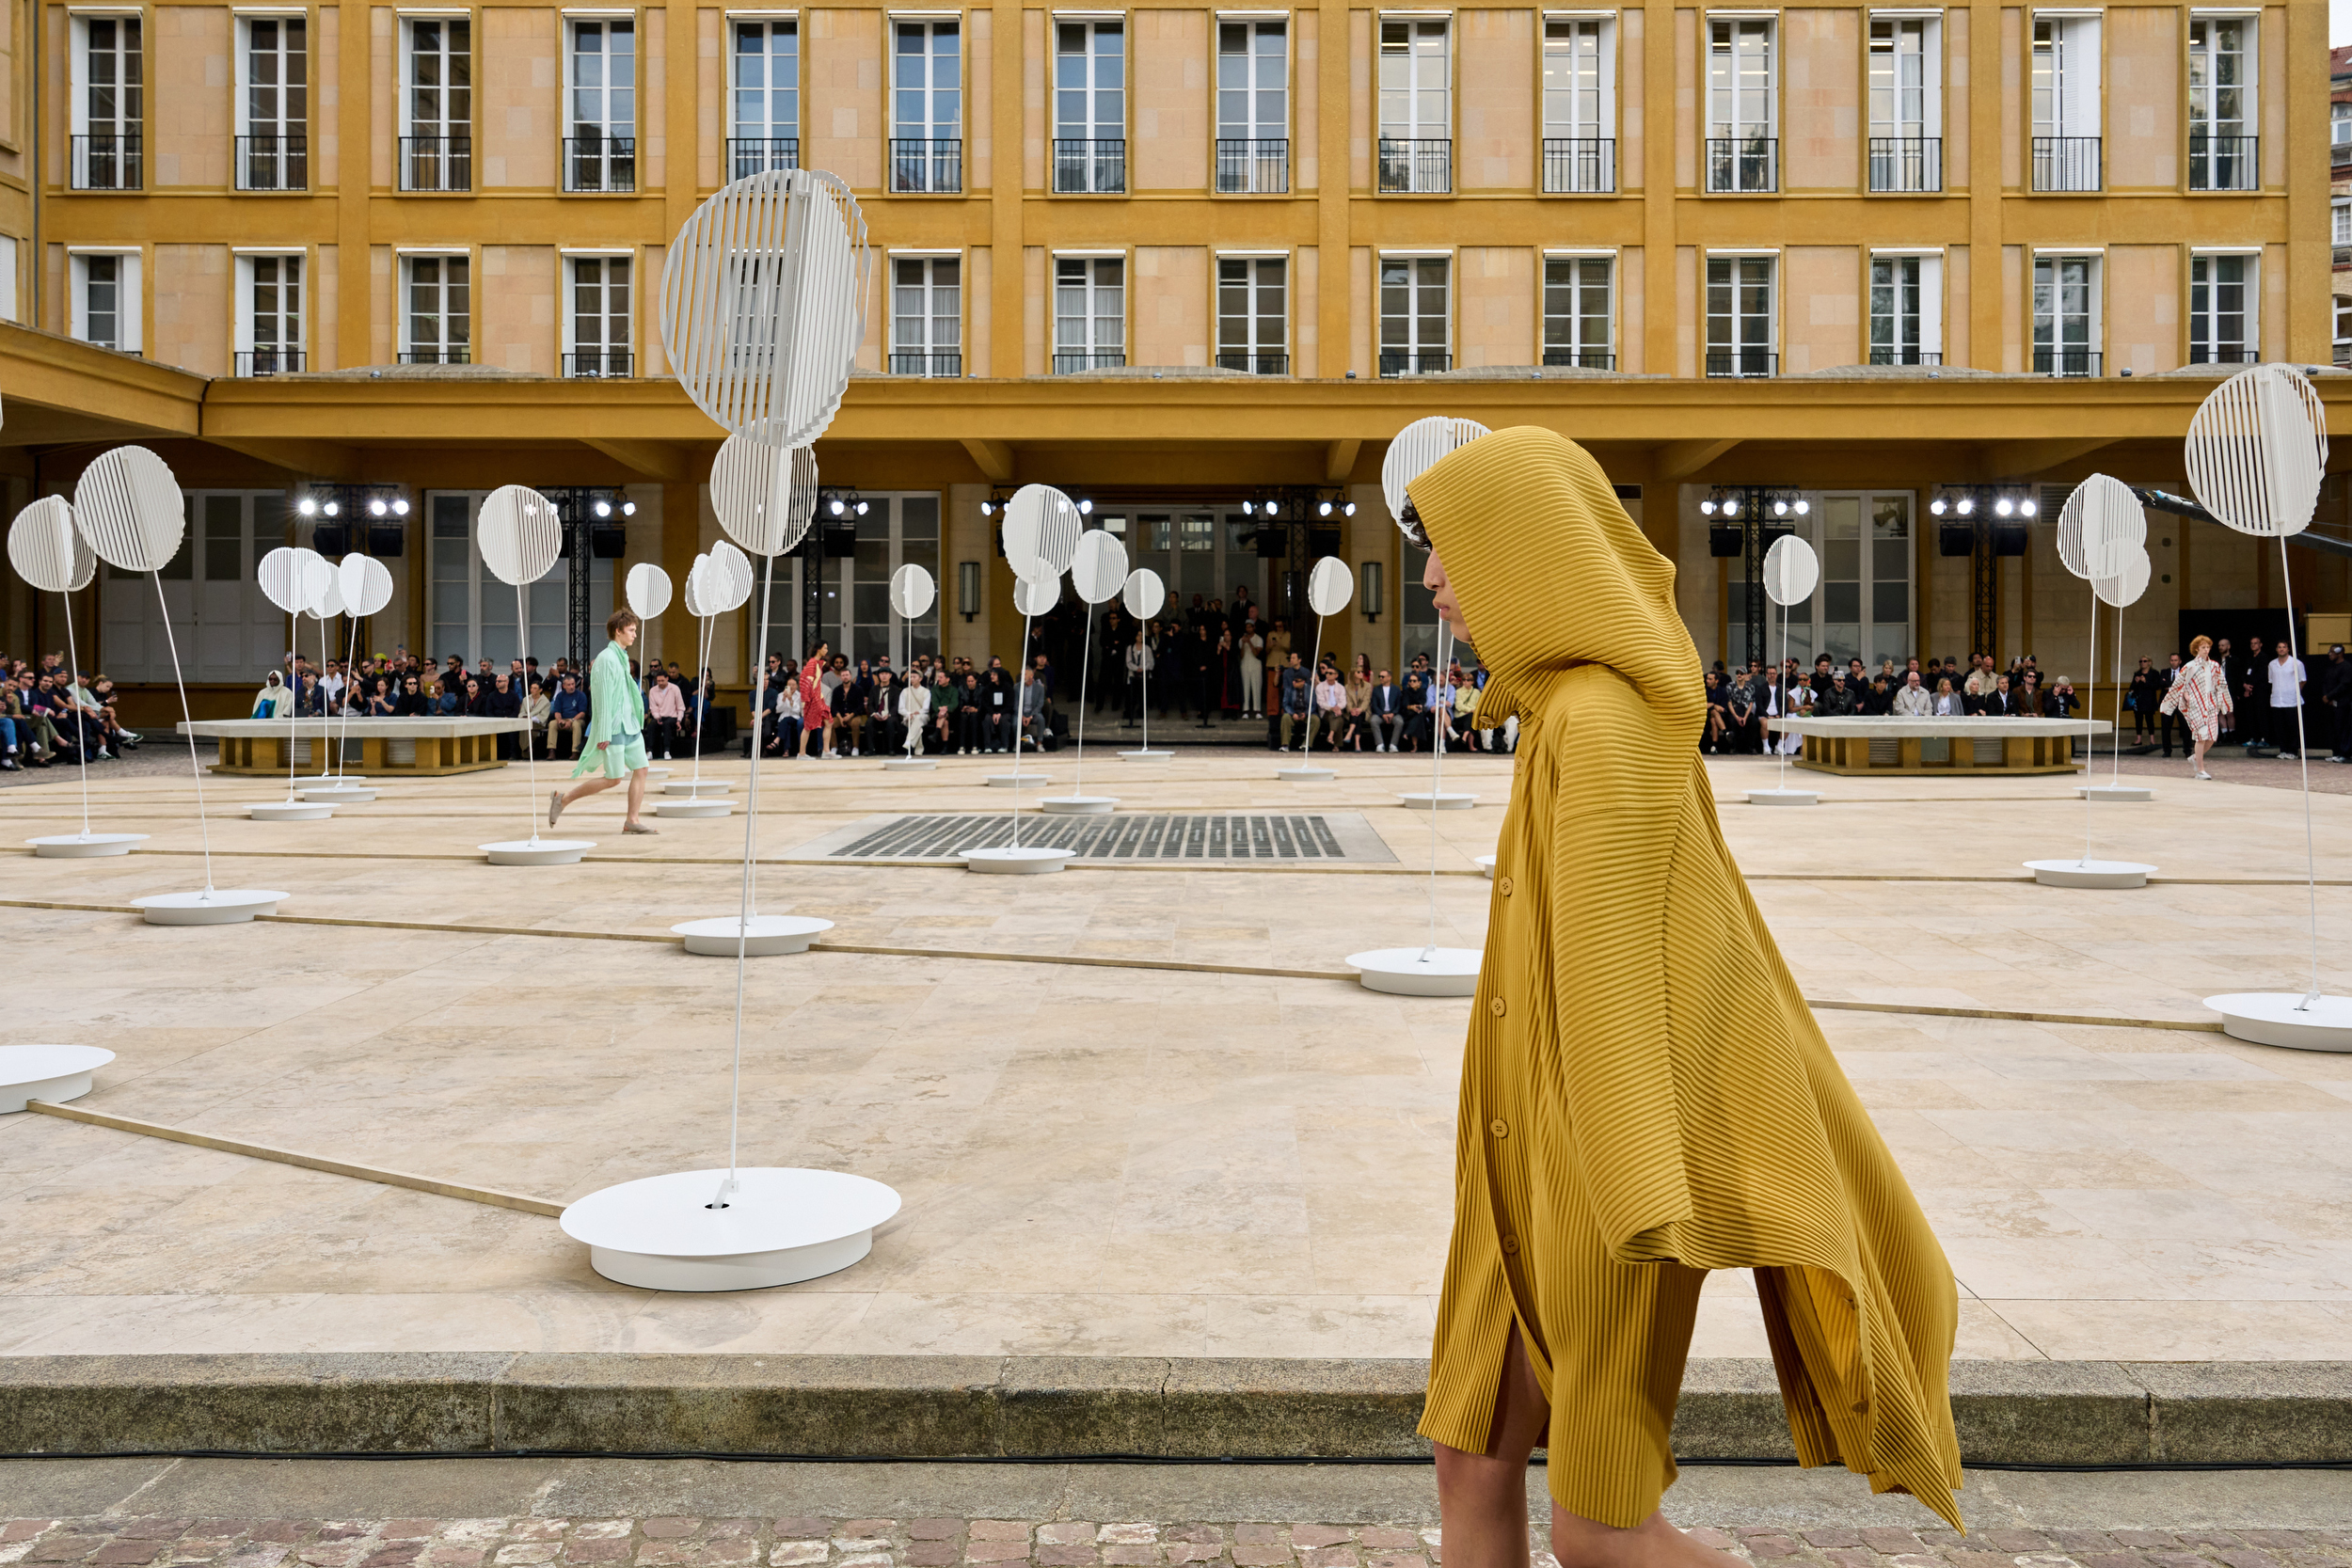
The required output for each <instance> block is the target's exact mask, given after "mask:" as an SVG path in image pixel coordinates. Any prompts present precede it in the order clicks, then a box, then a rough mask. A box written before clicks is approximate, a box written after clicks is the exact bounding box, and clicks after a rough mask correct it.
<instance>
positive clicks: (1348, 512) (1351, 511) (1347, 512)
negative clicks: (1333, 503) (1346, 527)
mask: <svg viewBox="0 0 2352 1568" xmlns="http://www.w3.org/2000/svg"><path fill="white" fill-rule="evenodd" d="M1340 515H1341V516H1343V517H1353V516H1354V515H1356V503H1355V502H1354V501H1349V502H1348V503H1347V504H1346V505H1345V506H1343V507H1341V508H1340Z"/></svg>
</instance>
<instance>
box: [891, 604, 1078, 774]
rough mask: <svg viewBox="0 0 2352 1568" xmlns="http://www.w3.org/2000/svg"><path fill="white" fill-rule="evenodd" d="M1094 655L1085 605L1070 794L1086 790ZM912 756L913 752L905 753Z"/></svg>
mask: <svg viewBox="0 0 2352 1568" xmlns="http://www.w3.org/2000/svg"><path fill="white" fill-rule="evenodd" d="M1093 657H1094V605H1093V603H1092V602H1091V601H1089V603H1088V605H1087V627H1086V636H1085V638H1084V639H1083V640H1081V641H1080V642H1079V644H1078V752H1077V757H1076V760H1075V761H1073V763H1072V764H1071V784H1070V793H1071V794H1072V796H1073V797H1075V796H1079V795H1084V794H1085V793H1086V792H1087V665H1088V663H1089V661H1090V660H1091V659H1092V658H1093ZM907 754H908V755H909V756H913V755H914V752H908V753H907Z"/></svg>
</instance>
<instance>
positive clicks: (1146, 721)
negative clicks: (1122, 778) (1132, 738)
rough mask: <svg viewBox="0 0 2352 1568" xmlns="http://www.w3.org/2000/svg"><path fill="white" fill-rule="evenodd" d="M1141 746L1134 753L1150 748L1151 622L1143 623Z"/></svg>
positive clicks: (1146, 750) (1147, 750)
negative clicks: (1139, 749)
mask: <svg viewBox="0 0 2352 1568" xmlns="http://www.w3.org/2000/svg"><path fill="white" fill-rule="evenodd" d="M1142 629H1143V748H1142V751H1141V752H1137V753H1136V754H1137V755H1138V756H1140V755H1142V754H1143V753H1144V752H1150V751H1151V750H1152V623H1151V622H1149V621H1146V622H1144V623H1143V628H1142Z"/></svg>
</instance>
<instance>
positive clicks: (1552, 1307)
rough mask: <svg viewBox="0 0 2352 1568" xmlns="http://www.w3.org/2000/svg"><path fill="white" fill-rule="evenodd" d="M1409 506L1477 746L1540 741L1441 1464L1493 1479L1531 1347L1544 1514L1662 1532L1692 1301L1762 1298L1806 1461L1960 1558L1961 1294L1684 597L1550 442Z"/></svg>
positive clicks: (1437, 479) (1509, 879)
mask: <svg viewBox="0 0 2352 1568" xmlns="http://www.w3.org/2000/svg"><path fill="white" fill-rule="evenodd" d="M1411 489H1412V497H1413V502H1414V506H1415V508H1416V509H1417V510H1418V511H1419V512H1420V514H1421V516H1422V520H1423V523H1424V525H1425V526H1426V527H1427V529H1428V531H1429V535H1430V539H1431V541H1432V543H1433V544H1434V545H1435V546H1436V548H1437V552H1438V558H1439V559H1440V560H1441V561H1442V562H1444V563H1445V569H1446V575H1447V577H1448V578H1450V579H1451V581H1452V582H1453V584H1454V593H1455V594H1456V596H1457V598H1458V600H1459V603H1460V605H1461V607H1462V612H1463V615H1464V617H1465V618H1466V619H1467V620H1468V622H1469V624H1470V629H1471V630H1472V631H1473V632H1474V633H1475V634H1476V636H1477V640H1478V653H1479V657H1481V658H1482V659H1483V660H1484V661H1485V662H1486V668H1487V670H1488V671H1489V673H1490V678H1489V684H1488V686H1487V688H1486V692H1485V694H1484V695H1483V696H1482V697H1481V698H1480V701H1479V722H1480V723H1481V724H1486V723H1488V722H1497V723H1499V722H1501V721H1502V716H1503V715H1505V714H1508V713H1516V714H1518V716H1519V721H1520V742H1519V751H1518V771H1517V778H1516V780H1515V783H1514V784H1513V787H1512V795H1511V807H1510V811H1509V813H1508V815H1507V816H1505V817H1504V819H1503V824H1502V842H1501V844H1500V846H1499V847H1498V851H1497V855H1496V863H1495V881H1494V892H1493V895H1492V904H1491V917H1492V918H1491V924H1490V926H1489V929H1488V932H1487V938H1486V958H1485V962H1484V965H1483V967H1482V969H1481V972H1480V974H1479V989H1478V994H1477V999H1476V1001H1475V1003H1474V1004H1473V1011H1472V1014H1471V1023H1470V1039H1469V1046H1468V1051H1467V1054H1466V1056H1465V1059H1464V1062H1463V1069H1462V1096H1461V1122H1460V1129H1459V1132H1458V1140H1459V1143H1458V1152H1457V1159H1456V1165H1457V1179H1456V1192H1455V1212H1454V1241H1453V1247H1452V1251H1451V1254H1450V1255H1449V1257H1448V1259H1447V1263H1446V1278H1445V1288H1444V1294H1443V1297H1442V1299H1441V1301H1440V1303H1439V1307H1438V1329H1437V1338H1436V1344H1435V1348H1434V1350H1433V1353H1432V1358H1431V1367H1430V1378H1429V1400H1428V1406H1427V1410H1426V1413H1425V1414H1424V1416H1423V1418H1422V1426H1421V1431H1422V1434H1423V1435H1424V1436H1427V1437H1430V1438H1432V1439H1434V1440H1436V1441H1438V1442H1442V1443H1446V1444H1450V1445H1451V1446H1453V1447H1454V1448H1457V1449H1466V1450H1468V1451H1470V1452H1482V1451H1484V1450H1485V1449H1486V1446H1487V1443H1488V1440H1489V1437H1490V1435H1491V1432H1492V1428H1493V1421H1494V1411H1495V1400H1496V1392H1497V1387H1498V1380H1499V1378H1500V1376H1501V1373H1502V1364H1503V1359H1504V1355H1505V1353H1506V1350H1507V1347H1508V1343H1509V1337H1510V1332H1511V1328H1512V1326H1513V1324H1514V1323H1517V1324H1518V1327H1519V1329H1520V1332H1521V1338H1522V1340H1523V1342H1524V1343H1525V1345H1526V1347H1527V1350H1528V1354H1529V1356H1530V1359H1531V1361H1532V1362H1533V1363H1534V1367H1535V1370H1536V1373H1537V1375H1538V1376H1539V1377H1540V1378H1541V1379H1542V1381H1543V1383H1544V1385H1545V1386H1546V1387H1547V1388H1548V1389H1549V1391H1550V1397H1551V1427H1550V1432H1549V1439H1548V1449H1549V1460H1548V1463H1549V1482H1550V1487H1551V1495H1552V1497H1553V1499H1554V1500H1555V1501H1556V1502H1557V1503H1558V1504H1559V1505H1560V1506H1561V1507H1563V1508H1565V1509H1567V1510H1569V1511H1570V1512H1572V1513H1577V1514H1580V1515H1582V1516H1583V1517H1585V1518H1588V1519H1596V1520H1598V1521H1600V1522H1602V1523H1604V1524H1610V1525H1615V1526H1620V1527H1630V1526H1632V1525H1635V1524H1638V1523H1639V1522H1640V1521H1641V1520H1643V1519H1644V1518H1645V1517H1647V1516H1648V1514H1649V1513H1651V1511H1652V1510H1654V1509H1655V1508H1656V1507H1657V1506H1658V1501H1659V1498H1660V1496H1661V1494H1662V1493H1663V1492H1664V1490H1665V1489H1666V1487H1668V1486H1669V1485H1671V1484H1672V1483H1673V1481H1674V1476H1675V1466H1674V1460H1673V1456H1672V1450H1671V1449H1670V1448H1669V1446H1668V1431H1669V1428H1670V1426H1671V1424H1672V1421H1673V1418H1674V1407H1675V1399H1676V1395H1677V1390H1678V1388H1679V1386H1680V1382H1681V1377H1682V1370H1683V1361H1684V1357H1685V1356H1686V1354H1688V1351H1689V1346H1690V1337H1691V1327H1692V1319H1693V1316H1694V1314H1695V1312H1696V1309H1697V1304H1698V1290H1699V1285H1700V1283H1701V1281H1702V1280H1703V1279H1704V1277H1705V1274H1706V1271H1708V1270H1710V1269H1738V1268H1745V1269H1754V1270H1755V1271H1756V1288H1757V1293H1758V1294H1759V1296H1760V1297H1761V1298H1762V1302H1763V1308H1764V1320H1765V1325H1766V1329H1767V1332H1768V1335H1769V1338H1770V1340H1771V1343H1772V1358H1773V1361H1774V1363H1775V1365H1776V1366H1777V1368H1778V1370H1779V1376H1780V1385H1781V1394H1782V1398H1783V1400H1784V1402H1785V1403H1786V1405H1787V1408H1788V1424H1789V1427H1790V1430H1791V1432H1792V1433H1793V1434H1794V1436H1795V1439H1796V1448H1797V1454H1798V1457H1799V1459H1800V1461H1801V1462H1802V1463H1804V1464H1805V1465H1831V1464H1841V1463H1842V1464H1844V1465H1847V1466H1848V1467H1849V1468H1851V1469H1852V1470H1854V1471H1856V1472H1858V1473H1859V1474H1862V1475H1865V1476H1867V1477H1868V1478H1869V1481H1870V1484H1871V1487H1872V1489H1873V1490H1874V1491H1879V1492H1893V1491H1905V1492H1909V1493H1911V1494H1913V1495H1914V1496H1915V1497H1918V1498H1919V1499H1920V1501H1922V1502H1923V1503H1925V1504H1926V1505H1927V1506H1928V1507H1930V1508H1931V1509H1933V1510H1934V1511H1935V1512H1936V1513H1939V1514H1941V1515H1942V1516H1943V1517H1944V1518H1945V1519H1947V1520H1948V1521H1950V1522H1951V1524H1952V1525H1953V1526H1954V1527H1955V1528H1957V1527H1958V1526H1959V1523H1960V1515H1959V1510H1958V1508H1957V1506H1956V1505H1955V1503H1954V1500H1953V1497H1952V1494H1953V1492H1954V1491H1955V1490H1956V1489H1957V1488H1958V1487H1959V1485H1960V1482H1961V1471H1960V1451H1959V1446H1958V1444H1957V1442H1956V1441H1955V1439H1954V1437H1953V1433H1952V1420H1951V1408H1950V1403H1949V1400H1948V1397H1947V1388H1946V1371H1947V1366H1948V1363H1949V1362H1950V1359H1951V1353H1952V1336H1953V1330H1954V1324H1955V1321H1956V1318H1957V1315H1958V1292H1957V1290H1956V1288H1955V1287H1954V1284H1953V1281H1952V1273H1951V1267H1950V1265H1949V1264H1948V1263H1947V1261H1946V1260H1945V1258H1944V1252H1943V1249H1942V1248H1941V1247H1940V1246H1938V1245H1937V1244H1936V1240H1935V1236H1934V1234H1933V1232H1931V1230H1930V1229H1929V1227H1928V1224H1927V1220H1926V1218H1925V1217H1924V1216H1923V1215H1922V1214H1921V1213H1920V1212H1919V1207H1918V1204H1917V1202H1916V1201H1915V1199H1914V1198H1913V1196H1912V1194H1911V1189H1910V1187H1909V1186H1908V1185H1907V1184H1906V1183H1905V1182H1904V1180H1903V1178H1902V1173H1901V1172H1900V1171H1899V1169H1897V1167H1896V1164H1895V1162H1894V1159H1893V1157H1892V1156H1891V1155H1890V1154H1889V1153H1888V1152H1887V1149H1886V1146H1885V1144H1884V1142H1883V1140H1882V1139H1881V1138H1880V1137H1879V1135H1878V1131H1877V1129H1876V1128H1875V1127H1874V1126H1872V1124H1871V1122H1870V1119H1869V1117H1867V1115H1866V1114H1865V1113H1864V1111H1863V1109H1862V1106H1861V1103H1860V1102H1859V1101H1857V1100H1856V1099H1855V1098H1854V1094H1853V1090H1852V1088H1851V1085H1848V1083H1847V1082H1846V1078H1845V1075H1844V1073H1842V1072H1841V1071H1840V1070H1839V1069H1838V1067H1837V1064H1836V1059H1835V1058H1834V1057H1833V1056H1832V1055H1831V1053H1830V1051H1829V1047H1828V1045H1827V1043H1826V1042H1825V1041H1824V1040H1823V1039H1822V1037H1821V1033H1820V1027H1819V1026H1818V1025H1817V1024H1816V1023H1815V1022H1814V1019H1813V1015H1812V1012H1811V1010H1810V1009H1809V1008H1808V1007H1806V1006H1805V1004H1804V997H1803V996H1802V994H1801V993H1800V992H1799V991H1798V990H1797V987H1796V982H1795V981H1794V980H1793V979H1792V978H1791V977H1790V975H1789V973H1788V965H1787V964H1786V963H1784V962H1783V961H1782V959H1781V957H1780V950H1779V948H1778V947H1777V946H1775V945H1774V943H1773V942H1772V933H1771V932H1770V931H1769V930H1767V929H1766V927H1765V925H1764V922H1763V919H1762V918H1761V917H1760V916H1759V915H1758V914H1757V913H1756V906H1755V905H1754V904H1753V903H1752V902H1750V900H1749V898H1748V894H1747V887H1746V884H1745V882H1744V881H1742V879H1741V878H1740V870H1739V867H1738V866H1737V865H1736V864H1735V863H1733V861H1732V858H1731V853H1730V851H1729V850H1728V849H1727V848H1726V847H1724V841H1723V832H1722V830H1721V828H1720V827H1719V825H1718V824H1717V822H1716V819H1715V807H1714V800H1713V797H1712V794H1711V792H1710V791H1709V790H1708V784H1707V775H1706V772H1705V770H1704V769H1703V768H1702V767H1701V766H1700V763H1699V759H1698V736H1699V730H1700V726H1701V725H1702V723H1703V722H1704V720H1705V713H1706V707H1705V695H1704V691H1703V688H1702V683H1701V678H1700V670H1699V660H1698V655H1697V653H1696V651H1695V650H1694V649H1693V648H1692V643H1691V639H1690V636H1689V634H1688V633H1687V632H1686V631H1685V630H1684V629H1683V626H1682V623H1681V621H1680V619H1679V618H1678V617H1677V614H1676V612H1675V606H1674V567H1673V566H1672V565H1671V564H1670V563H1669V562H1666V561H1665V560H1664V559H1663V558H1662V557H1661V556H1660V555H1659V554H1658V552H1657V551H1656V550H1654V549H1653V548H1651V547H1650V545H1649V542H1648V541H1647V540H1645V538H1643V536H1642V533H1641V531H1640V530H1639V529H1638V528H1636V527H1635V526H1634V525H1633V522H1632V520H1631V519H1630V518H1629V517H1628V516H1627V515H1626V514H1625V511H1624V509H1623V508H1622V507H1620V506H1619V505H1618V504H1617V500H1616V496H1615V493H1614V491H1613V489H1612V487H1611V485H1610V483H1609V481H1608V479H1607V478H1606V477H1605V476H1604V475H1603V474H1602V473H1601V471H1600V469H1599V467H1597V465H1596V464H1595V463H1594V462H1593V460H1592V459H1591V458H1590V457H1589V456H1587V455H1586V453H1585V452H1584V451H1583V450H1582V449H1581V448H1580V447H1578V446H1577V445H1576V444H1575V443H1573V442H1571V441H1568V440H1566V439H1565V438H1564V437H1562V436H1558V435H1556V434H1554V433H1552V432H1550V431H1546V430H1537V429H1533V428H1519V429H1513V430H1502V431H1497V432H1496V433H1494V434H1493V435H1490V436H1482V437H1481V438H1480V439H1478V440H1476V441H1474V442H1472V443H1470V445H1469V446H1466V447H1464V448H1462V449H1460V450H1459V451H1455V452H1454V453H1453V454H1452V455H1450V456H1448V457H1447V458H1445V459H1444V460H1443V461H1441V462H1439V463H1438V464H1437V465H1436V466H1435V467H1432V468H1431V469H1430V470H1429V471H1428V472H1427V473H1425V474H1423V475H1422V477H1421V478H1420V479H1419V480H1418V481H1416V482H1415V483H1413V485H1412V487H1411ZM1489 705H1492V708H1491V715H1492V716H1491V718H1490V709H1489Z"/></svg>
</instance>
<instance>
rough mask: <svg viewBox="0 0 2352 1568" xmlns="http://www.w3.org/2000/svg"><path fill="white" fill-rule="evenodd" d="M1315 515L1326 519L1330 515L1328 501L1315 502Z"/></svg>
mask: <svg viewBox="0 0 2352 1568" xmlns="http://www.w3.org/2000/svg"><path fill="white" fill-rule="evenodd" d="M1315 515H1316V516H1318V517H1328V516H1329V515H1331V503H1330V502H1329V501H1317V502H1315Z"/></svg>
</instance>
